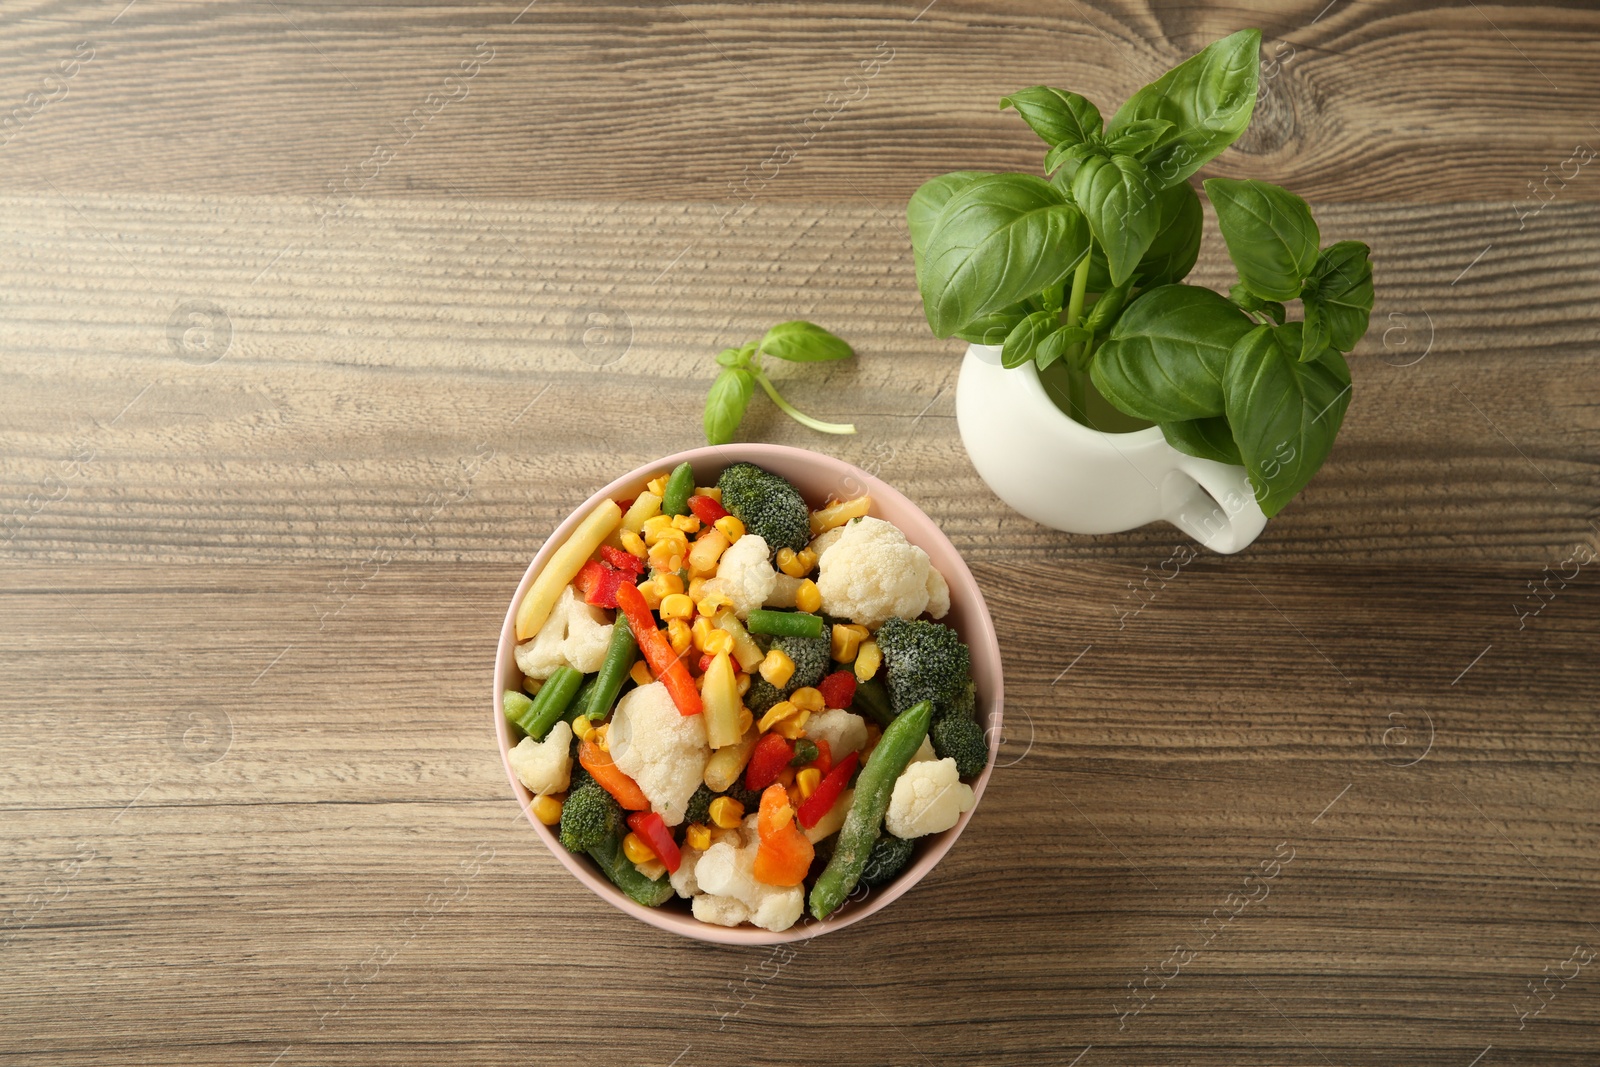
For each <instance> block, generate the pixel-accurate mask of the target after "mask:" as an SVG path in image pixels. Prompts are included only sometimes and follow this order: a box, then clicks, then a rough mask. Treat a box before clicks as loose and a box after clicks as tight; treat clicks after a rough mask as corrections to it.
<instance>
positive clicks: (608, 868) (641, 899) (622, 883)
mask: <svg viewBox="0 0 1600 1067" xmlns="http://www.w3.org/2000/svg"><path fill="white" fill-rule="evenodd" d="M589 857H590V858H591V859H593V860H594V861H595V863H597V864H599V865H600V869H601V870H602V871H604V872H606V877H607V878H609V879H611V883H612V884H613V885H615V886H616V887H617V888H618V889H620V890H622V891H623V892H624V893H626V894H627V895H628V899H629V900H632V901H633V902H634V903H636V904H643V905H644V906H645V907H647V908H654V907H659V906H660V905H662V904H665V903H666V902H667V900H668V899H670V898H671V897H672V895H673V893H672V882H671V880H670V879H668V878H667V877H666V876H665V875H663V876H662V877H660V878H656V879H650V878H646V877H645V876H644V875H642V874H640V873H639V868H637V867H635V866H634V865H633V862H632V861H631V860H629V859H628V857H627V856H625V855H623V854H622V838H620V837H608V838H606V839H605V840H604V841H602V842H601V843H600V844H598V845H596V846H594V847H593V848H591V849H590V850H589Z"/></svg>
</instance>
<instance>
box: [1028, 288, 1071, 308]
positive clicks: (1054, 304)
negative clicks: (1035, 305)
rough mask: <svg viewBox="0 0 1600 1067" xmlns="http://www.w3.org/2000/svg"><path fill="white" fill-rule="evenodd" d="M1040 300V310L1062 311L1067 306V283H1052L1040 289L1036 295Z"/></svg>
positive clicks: (1036, 298)
mask: <svg viewBox="0 0 1600 1067" xmlns="http://www.w3.org/2000/svg"><path fill="white" fill-rule="evenodd" d="M1034 299H1035V300H1037V301H1038V302H1039V310H1040V311H1055V312H1060V311H1061V309H1062V308H1064V307H1066V306H1067V287H1066V286H1065V285H1052V286H1048V287H1047V288H1045V289H1042V290H1040V292H1039V294H1038V296H1036V297H1034Z"/></svg>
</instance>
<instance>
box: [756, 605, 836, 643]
mask: <svg viewBox="0 0 1600 1067" xmlns="http://www.w3.org/2000/svg"><path fill="white" fill-rule="evenodd" d="M744 625H745V629H747V630H749V631H750V632H751V633H753V634H767V635H769V636H771V637H821V636H822V616H821V615H812V614H809V613H807V612H804V611H768V610H767V609H765V608H757V609H756V610H754V611H752V612H751V613H750V616H749V617H748V618H747V619H745V620H744Z"/></svg>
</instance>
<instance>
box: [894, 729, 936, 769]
mask: <svg viewBox="0 0 1600 1067" xmlns="http://www.w3.org/2000/svg"><path fill="white" fill-rule="evenodd" d="M938 758H939V754H938V753H937V752H935V751H934V750H933V741H932V740H930V739H929V738H926V737H924V738H923V739H922V744H920V745H918V746H917V750H916V751H915V752H913V753H912V754H911V762H910V763H907V764H906V766H907V767H909V766H911V764H912V763H927V762H928V761H929V760H936V759H938ZM904 773H905V772H904V771H902V772H901V774H904Z"/></svg>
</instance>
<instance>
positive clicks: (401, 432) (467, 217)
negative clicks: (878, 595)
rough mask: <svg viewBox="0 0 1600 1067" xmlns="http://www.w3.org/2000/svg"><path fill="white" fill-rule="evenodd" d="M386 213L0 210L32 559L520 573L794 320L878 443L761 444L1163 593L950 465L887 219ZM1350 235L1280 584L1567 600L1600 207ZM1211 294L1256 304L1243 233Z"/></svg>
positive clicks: (820, 379) (955, 357) (813, 211)
mask: <svg viewBox="0 0 1600 1067" xmlns="http://www.w3.org/2000/svg"><path fill="white" fill-rule="evenodd" d="M359 212H360V213H359V214H358V215H352V216H350V217H348V218H345V219H342V220H338V221H336V222H333V223H332V224H330V225H329V226H327V227H326V228H324V227H323V226H321V225H319V223H318V221H317V218H316V215H315V213H314V211H313V209H311V208H310V207H308V206H307V205H304V204H299V203H294V202H286V201H283V200H279V199H267V200H260V199H245V200H240V199H225V200H215V201H207V202H205V203H204V204H203V205H198V206H197V205H195V204H193V203H191V202H187V201H182V200H174V199H172V198H151V197H141V198H126V197H105V196H95V197H81V196H72V197H66V198H58V197H54V196H51V197H43V198H40V197H23V196H13V197H10V198H6V199H3V200H0V232H3V233H4V236H3V237H0V249H3V251H4V258H3V262H4V264H5V265H4V266H0V284H3V285H5V287H6V288H7V291H8V292H9V293H10V294H11V295H10V297H9V299H8V307H7V328H8V331H9V336H8V341H9V344H8V355H7V359H6V361H5V364H4V365H3V367H0V382H3V388H4V390H5V393H6V395H7V397H8V398H9V401H10V402H9V403H8V404H7V410H6V419H5V423H4V425H3V426H0V441H3V442H4V457H5V458H4V460H3V461H0V523H3V524H4V532H3V533H0V537H8V538H9V542H8V543H7V545H6V549H5V551H6V552H8V553H10V554H13V555H22V556H28V557H32V558H57V559H66V558H120V559H180V558H181V559H186V560H194V561H216V560H224V559H226V560H231V561H237V562H247V561H253V560H261V559H285V558H310V557H321V558H335V559H347V560H348V561H349V562H350V564H351V566H352V568H359V567H361V566H363V565H364V561H366V560H367V558H368V557H369V556H371V555H373V554H375V553H376V554H378V555H379V556H380V557H391V556H392V557H393V558H401V559H458V558H462V559H480V560H489V559H492V560H496V561H499V562H506V563H511V562H515V561H517V560H520V559H525V558H527V556H528V555H530V554H531V552H532V550H533V548H534V547H535V546H536V545H537V544H538V542H539V541H540V540H541V539H542V538H543V537H544V536H545V534H546V532H547V531H548V530H549V529H550V528H551V527H552V526H553V525H554V524H555V523H556V522H557V521H558V520H559V519H560V518H561V517H562V516H564V515H565V514H566V513H567V512H568V511H569V510H570V509H571V508H572V507H573V506H575V505H576V504H577V503H578V502H579V501H581V500H582V499H583V497H584V496H585V495H587V493H588V492H590V491H591V490H592V488H594V487H597V486H599V485H600V484H602V483H604V482H605V481H608V480H609V479H611V478H612V477H614V476H616V475H617V474H619V473H622V472H624V471H626V470H627V469H628V468H630V467H632V466H635V465H637V464H640V463H644V462H648V460H649V459H650V458H651V457H652V456H660V455H665V454H667V453H670V452H672V451H675V450H677V449H680V448H685V447H690V446H692V445H695V444H697V443H699V441H700V431H699V407H700V403H701V399H702V397H703V395H704V390H705V388H706V386H707V384H708V381H709V378H710V377H711V376H712V362H711V359H710V356H711V355H712V354H713V353H714V352H715V351H716V350H717V349H718V348H720V347H723V346H725V345H727V344H738V343H741V342H742V341H743V340H744V339H746V338H748V337H752V336H756V335H758V334H759V333H760V332H761V331H762V330H763V329H765V327H766V326H767V325H770V324H771V323H772V322H775V321H781V320H783V319H787V318H792V317H796V316H812V317H817V318H821V319H823V320H824V321H825V323H826V324H827V325H828V326H830V327H831V328H833V329H835V330H836V331H837V332H839V333H840V334H842V335H843V336H845V337H846V338H848V339H850V340H851V341H852V342H853V343H854V344H855V346H856V347H857V349H858V351H859V352H860V358H859V359H857V360H855V361H853V362H852V363H850V364H848V365H843V366H835V367H829V368H828V369H826V370H819V369H817V368H801V369H798V370H791V369H788V368H784V369H780V370H779V371H778V374H780V375H782V376H783V377H785V378H786V379H788V384H787V385H786V388H787V389H788V390H789V392H790V394H791V399H792V400H793V401H794V402H795V403H796V404H797V405H799V406H800V407H801V408H802V409H805V410H810V411H814V412H816V413H818V414H819V415H822V416H825V417H830V418H839V419H849V420H853V421H854V422H855V423H856V424H857V425H858V428H859V433H858V435H856V436H855V437H848V438H831V437H826V436H823V435H818V434H815V433H812V432H811V431H808V430H805V429H803V428H801V427H799V426H797V425H795V424H793V423H791V422H790V421H788V420H787V419H784V418H782V417H781V416H779V415H778V414H777V412H776V411H774V410H773V409H772V408H771V406H770V405H768V404H767V403H766V402H765V401H764V400H763V401H758V402H757V404H756V405H754V406H753V408H752V413H751V415H750V416H749V417H748V421H747V424H746V425H745V427H744V434H745V435H746V436H748V437H750V438H753V439H761V440H776V441H782V442H785V443H791V444H797V445H802V446H804V447H809V448H815V449H818V450H820V451H824V452H830V453H832V454H834V455H838V456H841V457H843V458H845V459H848V460H850V461H852V462H854V463H856V464H858V465H860V466H862V467H864V468H866V469H868V470H873V471H875V472H877V473H879V474H881V475H882V476H883V477H885V478H887V479H888V480H889V481H891V482H893V483H895V484H896V485H898V486H899V487H901V488H902V489H903V490H905V491H906V492H907V493H909V494H910V495H911V496H912V498H913V499H915V500H917V501H919V502H920V503H921V504H922V505H923V506H924V508H926V509H927V510H928V511H929V513H930V514H931V515H933V517H934V518H935V519H936V520H938V521H939V522H940V524H941V525H942V526H943V527H944V529H945V530H946V532H947V533H949V535H950V536H951V537H952V538H953V539H954V540H955V542H956V543H957V545H958V546H959V547H960V548H961V549H962V550H963V551H964V552H966V553H967V554H968V555H969V557H971V558H973V559H976V560H999V559H1008V558H1013V555H1014V554H1015V553H1019V552H1020V553H1025V554H1027V555H1029V556H1031V557H1034V558H1039V559H1047V560H1060V559H1068V558H1086V557H1092V558H1120V559H1124V560H1136V561H1139V562H1147V561H1150V560H1151V557H1152V556H1153V555H1154V554H1156V553H1163V554H1164V553H1165V552H1166V551H1167V549H1168V547H1169V546H1170V545H1171V544H1173V543H1174V539H1175V538H1176V537H1177V534H1176V533H1175V532H1174V531H1172V530H1171V529H1169V528H1166V527H1161V526H1158V527H1149V528H1147V529H1145V530H1142V531H1138V532H1135V533H1132V534H1128V535H1119V536H1116V537H1101V538H1091V537H1073V536H1068V535H1064V534H1058V533H1055V532H1053V531H1048V530H1045V529H1043V528H1041V527H1039V526H1037V525H1035V524H1034V523H1032V522H1030V521H1028V520H1025V519H1022V518H1021V517H1020V516H1017V515H1016V514H1014V513H1012V512H1010V511H1009V510H1008V509H1005V508H1003V507H1001V506H999V505H998V503H997V502H996V501H995V499H994V497H993V496H992V495H991V494H990V493H989V491H988V490H987V488H986V487H984V486H983V484H982V483H981V482H980V481H979V480H978V479H977V477H976V475H975V472H974V471H973V470H972V469H971V467H970V465H969V464H968V462H967V460H966V458H965V454H964V452H963V451H962V449H961V447H960V442H959V438H958V436H957V433H956V427H955V420H954V417H953V412H954V399H953V398H954V383H955V376H956V372H957V369H958V367H959V358H960V345H959V343H958V342H941V341H938V340H937V339H935V338H933V337H932V336H931V335H930V334H929V332H928V329H927V326H926V323H925V322H924V320H923V317H922V313H921V308H920V304H919V300H918V297H917V294H916V290H915V285H914V283H913V281H912V279H911V277H910V263H909V258H910V257H909V253H908V248H907V244H906V237H905V230H904V225H903V223H902V222H900V221H899V220H898V219H897V218H894V217H891V216H889V215H888V214H887V213H886V212H882V211H879V210H877V209H874V208H870V207H865V206H851V205H840V204H835V205H812V206H806V205H788V204H778V203H770V204H761V205H757V206H756V207H754V208H753V209H752V210H751V211H750V212H749V213H748V214H746V215H745V216H743V217H742V218H741V219H739V220H737V221H736V222H734V223H733V224H731V225H730V226H729V227H728V228H727V229H726V230H725V231H723V232H722V233H720V234H718V233H717V231H716V221H715V219H716V213H715V209H713V208H710V207H702V206H693V205H674V206H662V205H648V204H642V205H636V204H624V205H619V204H605V203H603V202H594V203H590V204H577V203H538V204H526V205H515V206H507V205H499V204H493V203H487V202H483V201H461V202H450V201H445V202H440V201H411V202H404V203H397V202H374V203H364V204H363V205H362V206H361V207H360V209H359ZM1321 214H1322V216H1323V218H1324V220H1325V221H1324V231H1325V233H1326V235H1327V236H1328V238H1329V239H1334V238H1337V237H1342V236H1346V235H1353V234H1360V235H1362V236H1364V237H1367V238H1369V239H1371V240H1372V242H1373V243H1374V245H1375V247H1376V250H1377V251H1376V258H1377V263H1378V268H1377V270H1378V294H1379V295H1378V305H1377V310H1376V313H1375V315H1374V320H1373V321H1374V325H1373V328H1372V330H1371V331H1370V333H1369V335H1368V338H1367V339H1366V340H1365V341H1364V342H1363V343H1362V345H1361V347H1360V348H1359V349H1358V350H1357V353H1356V355H1355V357H1354V359H1353V366H1354V377H1355V390H1356V392H1355V399H1354V401H1353V404H1352V407H1351V410H1350V413H1349V415H1348V417H1347V420H1346V424H1345V428H1344V432H1343V434H1342V435H1341V437H1340V440H1339V444H1338V445H1337V447H1336V449H1335V451H1334V454H1333V456H1332V459H1331V460H1330V462H1329V463H1328V465H1327V467H1326V468H1325V469H1324V471H1323V472H1322V473H1321V474H1320V475H1319V477H1318V478H1317V480H1316V481H1315V482H1314V483H1313V484H1312V486H1311V487H1310V488H1309V489H1308V490H1307V491H1306V492H1305V493H1304V494H1303V495H1302V496H1301V498H1300V499H1298V500H1297V501H1296V502H1295V503H1294V504H1293V505H1292V506H1291V507H1290V508H1289V510H1288V511H1286V512H1285V513H1284V514H1283V515H1281V516H1280V517H1278V518H1277V519H1275V520H1274V521H1273V523H1272V524H1271V525H1270V526H1269V528H1268V530H1267V532H1266V534H1265V535H1264V536H1263V537H1262V539H1261V540H1260V541H1259V542H1258V543H1257V544H1256V545H1255V546H1254V547H1253V548H1251V549H1250V555H1252V556H1255V557H1269V556H1270V557H1273V558H1282V559H1286V560H1295V561H1301V562H1304V561H1309V560H1316V559H1321V558H1325V557H1326V556H1327V554H1328V553H1330V552H1333V553H1341V554H1343V553H1352V552H1356V553H1361V554H1362V555H1364V556H1370V557H1371V558H1374V559H1381V560H1386V561H1391V562H1392V561H1399V560H1408V561H1412V562H1428V563H1431V564H1437V563H1440V562H1444V561H1451V562H1454V561H1457V560H1460V559H1462V558H1467V559H1472V560H1478V561H1509V560H1516V561H1517V562H1519V563H1522V564H1530V565H1532V566H1533V567H1534V568H1535V569H1537V567H1538V566H1539V565H1542V564H1544V563H1555V562H1557V561H1559V560H1560V559H1561V558H1563V556H1564V554H1565V553H1566V552H1567V551H1568V550H1570V548H1571V546H1572V545H1573V544H1574V543H1575V542H1578V541H1580V540H1582V539H1585V538H1589V539H1592V538H1593V536H1594V526H1593V524H1594V522H1595V520H1596V518H1597V512H1596V509H1595V504H1594V501H1595V490H1596V473H1595V467H1594V463H1593V457H1594V453H1595V447H1596V443H1597V430H1600V422H1597V417H1596V412H1597V411H1600V406H1597V400H1600V391H1597V390H1600V386H1597V385H1596V382H1595V380H1594V378H1593V375H1591V374H1589V373H1587V368H1589V367H1590V365H1591V363H1592V337H1593V331H1594V328H1595V318H1594V308H1595V306H1596V304H1595V297H1596V295H1597V294H1596V292H1595V290H1594V284H1593V279H1594V277H1595V271H1596V268H1597V266H1600V258H1597V255H1600V254H1597V252H1596V250H1595V248H1594V245H1593V242H1592V241H1590V240H1588V237H1587V235H1588V234H1590V233H1592V232H1593V231H1594V228H1595V226H1596V224H1597V221H1600V208H1593V207H1590V206H1587V205H1580V204H1567V205H1558V206H1556V207H1552V208H1550V209H1549V210H1547V212H1546V213H1545V214H1544V215H1543V216H1541V217H1540V218H1539V219H1537V220H1535V221H1534V222H1531V223H1529V224H1528V225H1527V227H1526V229H1524V230H1520V231H1519V230H1518V226H1519V223H1518V222H1517V220H1516V218H1515V216H1514V215H1513V214H1512V212H1511V209H1510V206H1509V205H1490V204H1485V205H1469V206H1450V207H1398V206H1362V207H1354V206H1344V205H1329V206H1327V207H1325V208H1323V209H1322V210H1321ZM112 235H116V236H114V237H113V236H112ZM1556 276H1560V277H1563V278H1567V279H1570V281H1569V282H1568V283H1566V284H1564V285H1562V286H1556V287H1551V286H1547V285H1544V284H1543V283H1542V282H1540V281H1538V279H1543V278H1550V277H1556ZM1195 277H1196V280H1197V281H1199V282H1201V283H1205V284H1210V285H1213V286H1219V287H1226V285H1227V284H1228V281H1229V279H1230V277H1231V268H1229V267H1227V266H1226V258H1225V255H1224V253H1223V251H1222V249H1221V247H1220V241H1218V240H1216V238H1215V232H1214V230H1213V231H1211V242H1210V243H1209V244H1208V245H1207V248H1206V250H1205V251H1204V253H1203V259H1202V267H1201V269H1200V270H1199V271H1197V273H1196V276H1195ZM196 301H199V302H200V303H195V302H196ZM596 323H599V324H603V325H604V327H605V329H604V330H602V331H600V332H598V333H597V332H595V331H593V330H590V332H589V333H588V337H589V339H590V340H589V342H588V343H586V342H585V341H584V337H585V331H586V329H590V327H591V326H592V325H593V324H596ZM208 331H209V332H208ZM207 338H210V339H211V341H212V345H213V347H212V348H210V349H207V348H205V347H203V342H204V341H205V340H206V339H207ZM182 345H187V346H189V347H181V346H182ZM107 353H115V354H116V356H117V358H116V359H115V360H107V359H104V358H103V357H104V355H105V354H107ZM219 353H220V354H219ZM213 359H214V360H215V362H211V361H212V360H213ZM597 403H598V406H597ZM108 522H109V523H112V524H114V527H115V529H116V530H117V534H116V536H115V537H107V536H106V531H107V526H106V524H107V523H108Z"/></svg>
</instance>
